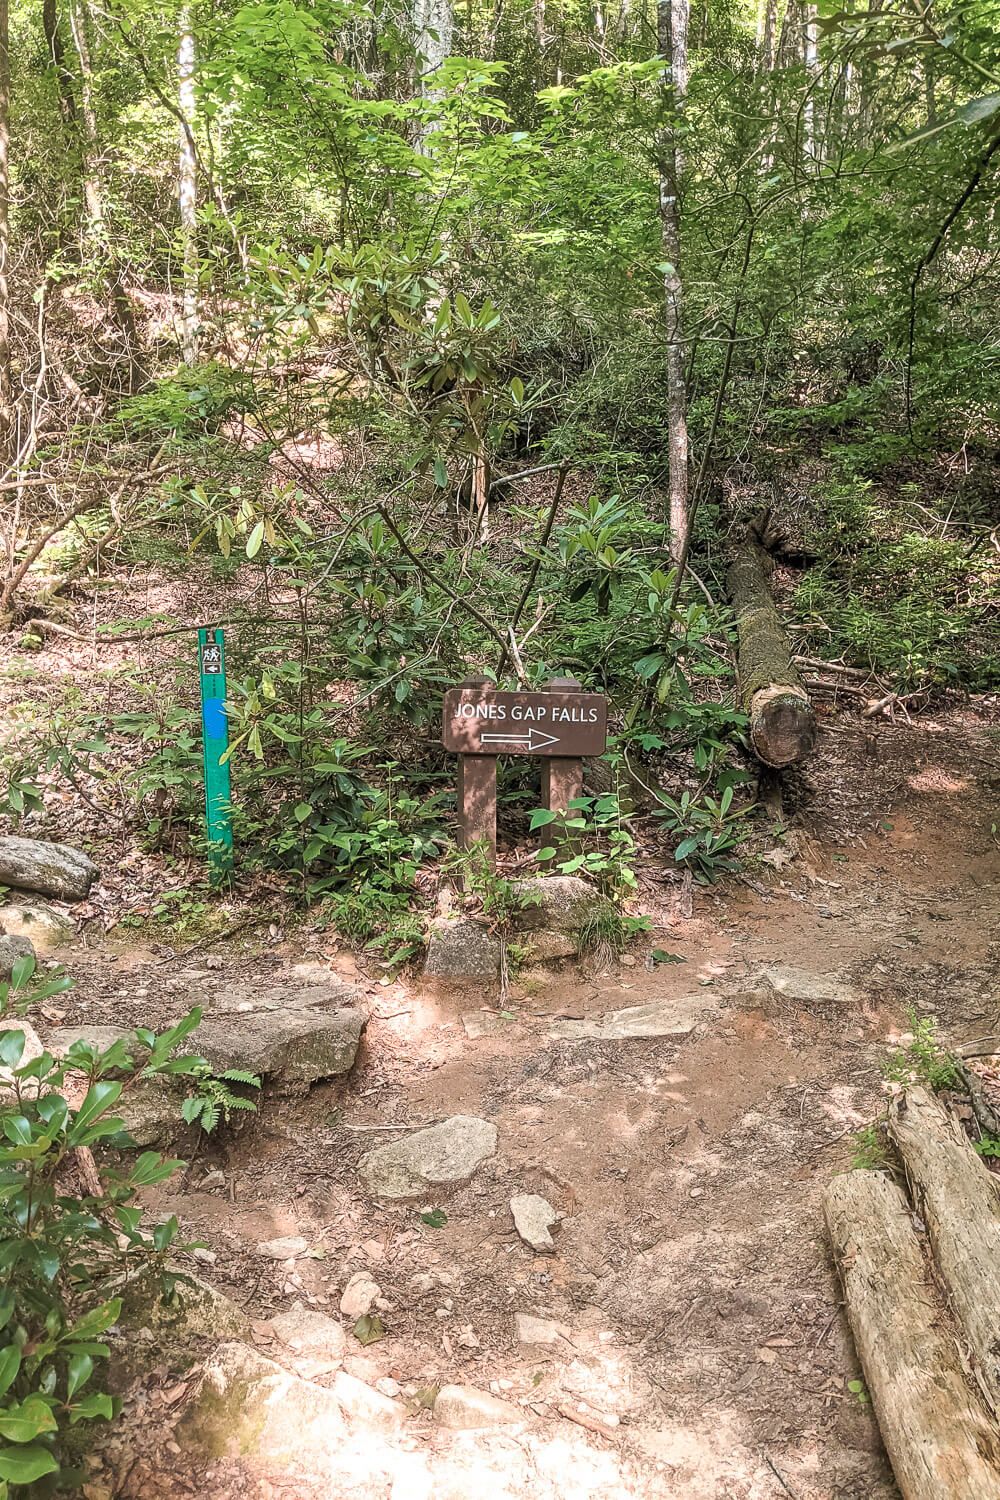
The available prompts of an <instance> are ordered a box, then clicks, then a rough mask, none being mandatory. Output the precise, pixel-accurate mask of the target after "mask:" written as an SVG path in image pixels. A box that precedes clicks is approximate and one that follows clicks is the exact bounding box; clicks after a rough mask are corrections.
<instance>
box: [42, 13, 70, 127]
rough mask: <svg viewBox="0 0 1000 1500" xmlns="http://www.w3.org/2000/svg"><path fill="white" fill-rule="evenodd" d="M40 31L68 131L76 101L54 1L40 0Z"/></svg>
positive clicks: (61, 114)
mask: <svg viewBox="0 0 1000 1500" xmlns="http://www.w3.org/2000/svg"><path fill="white" fill-rule="evenodd" d="M42 31H43V32H44V34H45V47H46V50H47V52H48V54H49V58H50V59H51V62H52V66H53V68H54V69H55V74H56V84H57V86H58V89H59V114H60V116H61V118H62V122H63V124H64V125H65V126H66V127H67V129H70V128H71V127H72V126H73V125H74V124H75V123H76V100H75V99H74V97H73V75H72V73H71V72H70V70H69V69H68V68H67V66H66V49H65V47H64V46H63V39H62V32H61V31H60V29H59V13H58V11H57V9H56V0H42Z"/></svg>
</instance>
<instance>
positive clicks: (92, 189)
mask: <svg viewBox="0 0 1000 1500" xmlns="http://www.w3.org/2000/svg"><path fill="white" fill-rule="evenodd" d="M69 24H70V30H71V31H72V33H73V45H74V46H75V47H76V54H77V57H78V58H79V59H80V115H81V118H82V121H83V201H84V203H85V205H86V209H87V217H88V219H89V220H90V224H91V228H92V230H93V232H94V234H95V237H96V238H97V239H99V240H100V239H103V229H104V195H103V193H102V191H101V167H100V160H99V157H100V150H99V146H98V137H97V109H96V107H95V103H94V69H93V65H92V64H91V60H90V36H89V30H88V16H87V9H86V4H85V0H70V4H69Z"/></svg>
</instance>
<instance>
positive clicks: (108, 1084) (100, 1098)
mask: <svg viewBox="0 0 1000 1500" xmlns="http://www.w3.org/2000/svg"><path fill="white" fill-rule="evenodd" d="M121 1091H122V1086H121V1084H120V1083H118V1082H115V1081H113V1080H111V1079H108V1078H103V1079H101V1080H100V1081H99V1082H98V1083H95V1084H92V1085H91V1087H90V1088H89V1089H88V1090H87V1094H86V1097H85V1098H84V1101H83V1103H82V1104H81V1105H80V1108H79V1109H78V1110H77V1112H76V1115H75V1117H74V1120H73V1125H72V1128H71V1129H70V1132H69V1135H68V1137H67V1140H68V1141H69V1144H70V1145H71V1146H77V1145H79V1144H80V1143H81V1141H82V1138H83V1136H84V1135H86V1133H87V1130H88V1128H89V1127H90V1126H91V1125H93V1123H94V1121H95V1120H96V1119H98V1117H99V1116H100V1115H103V1114H104V1113H105V1111H106V1110H109V1109H110V1108H111V1106H112V1104H115V1103H117V1101H118V1099H119V1098H120V1096H121Z"/></svg>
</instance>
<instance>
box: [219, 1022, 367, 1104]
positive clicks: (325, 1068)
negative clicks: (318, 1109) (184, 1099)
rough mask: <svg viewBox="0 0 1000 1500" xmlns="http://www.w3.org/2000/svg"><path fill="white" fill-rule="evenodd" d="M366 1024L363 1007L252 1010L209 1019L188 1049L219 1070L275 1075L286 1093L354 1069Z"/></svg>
mask: <svg viewBox="0 0 1000 1500" xmlns="http://www.w3.org/2000/svg"><path fill="white" fill-rule="evenodd" d="M367 1024H368V1015H367V1012H366V1011H365V1010H363V1009H361V1008H360V1007H355V1008H352V1009H349V1010H339V1011H327V1010H322V1009H320V1008H319V1007H312V1008H310V1009H306V1010H294V1011H288V1012H285V1013H282V1012H281V1011H276V1010H260V1011H250V1012H246V1013H244V1014H242V1015H240V1016H239V1017H238V1018H237V1017H233V1018H232V1019H227V1020H222V1019H219V1020H216V1019H213V1018H211V1017H209V1018H208V1019H207V1020H205V1021H203V1022H202V1024H201V1025H200V1026H199V1028H198V1030H197V1031H196V1032H195V1033H194V1035H193V1036H192V1038H191V1040H190V1043H189V1050H190V1051H192V1052H197V1053H200V1054H201V1055H202V1056H203V1057H206V1058H207V1059H208V1061H209V1062H210V1063H211V1064H212V1066H213V1068H217V1069H218V1070H219V1072H224V1071H225V1070H226V1069H227V1068H241V1069H246V1070H248V1071H249V1072H251V1073H256V1074H257V1075H258V1076H260V1077H267V1078H270V1079H272V1080H273V1081H274V1082H275V1083H277V1085H278V1087H279V1088H280V1089H282V1090H283V1092H285V1093H289V1094H294V1093H304V1092H305V1091H306V1090H307V1089H308V1088H309V1086H310V1085H311V1084H313V1083H318V1082H319V1080H320V1079H322V1078H337V1077H339V1076H340V1075H341V1074H343V1073H348V1072H350V1070H351V1068H352V1067H353V1066H354V1059H355V1057H356V1056H357V1052H358V1047H359V1045H360V1042H361V1036H362V1033H363V1032H364V1029H365V1027H366V1026H367Z"/></svg>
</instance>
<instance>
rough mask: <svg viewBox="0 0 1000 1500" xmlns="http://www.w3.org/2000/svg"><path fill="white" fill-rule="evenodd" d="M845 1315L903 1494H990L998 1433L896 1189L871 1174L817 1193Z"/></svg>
mask: <svg viewBox="0 0 1000 1500" xmlns="http://www.w3.org/2000/svg"><path fill="white" fill-rule="evenodd" d="M823 1208H824V1212H825V1215H826V1223H827V1228H828V1230H829V1233H830V1240H831V1243H832V1245H833V1251H834V1255H835V1257H836V1260H837V1265H838V1268H839V1270H840V1276H841V1280H842V1281H843V1284H844V1295H845V1299H846V1302H847V1314H848V1318H849V1320H850V1324H851V1329H852V1331H853V1333H854V1343H855V1346H856V1348H857V1351H858V1354H859V1356H860V1359H861V1364H862V1367H863V1369H864V1372H865V1382H866V1384H867V1386H868V1391H869V1393H870V1395H871V1399H872V1404H873V1406H874V1408H875V1415H876V1417H877V1418H878V1424H879V1427H880V1429H881V1432H882V1441H883V1443H884V1444H885V1448H886V1451H887V1453H888V1455H889V1458H890V1461H891V1463H892V1467H893V1470H894V1472H895V1475H896V1482H897V1484H898V1485H899V1488H900V1491H901V1492H902V1495H903V1497H904V1500H996V1497H997V1496H998V1495H1000V1432H998V1430H997V1428H996V1426H995V1425H994V1423H993V1422H992V1420H991V1419H990V1417H989V1415H988V1414H987V1412H986V1411H985V1410H984V1409H983V1408H982V1406H981V1405H980V1403H979V1402H978V1401H977V1400H976V1398H975V1395H974V1394H973V1391H972V1389H971V1387H970V1385H969V1384H968V1382H967V1381H966V1379H965V1376H964V1374H963V1372H962V1369H961V1367H960V1364H959V1359H958V1354H957V1351H956V1349H955V1341H954V1338H953V1337H952V1336H951V1332H950V1329H949V1328H948V1325H947V1320H946V1317H945V1315H944V1313H943V1310H942V1309H941V1307H940V1305H939V1304H938V1302H937V1300H936V1298H935V1294H934V1290H933V1288H932V1286H931V1284H930V1282H929V1280H928V1276H927V1272H926V1268H925V1265H924V1259H923V1255H922V1253H921V1248H920V1242H919V1240H918V1238H917V1235H916V1233H915V1231H914V1229H913V1225H912V1223H911V1219H910V1208H909V1204H908V1203H907V1200H906V1198H905V1196H904V1194H903V1193H902V1192H901V1190H900V1189H899V1188H898V1187H896V1186H895V1184H894V1183H892V1182H890V1181H889V1179H888V1178H887V1177H884V1176H883V1175H882V1174H881V1173H879V1172H862V1171H856V1172H848V1173H846V1174H845V1175H844V1176H843V1177H835V1178H834V1180H833V1182H831V1183H830V1185H829V1187H828V1188H827V1189H826V1192H825V1194H824V1197H823Z"/></svg>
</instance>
